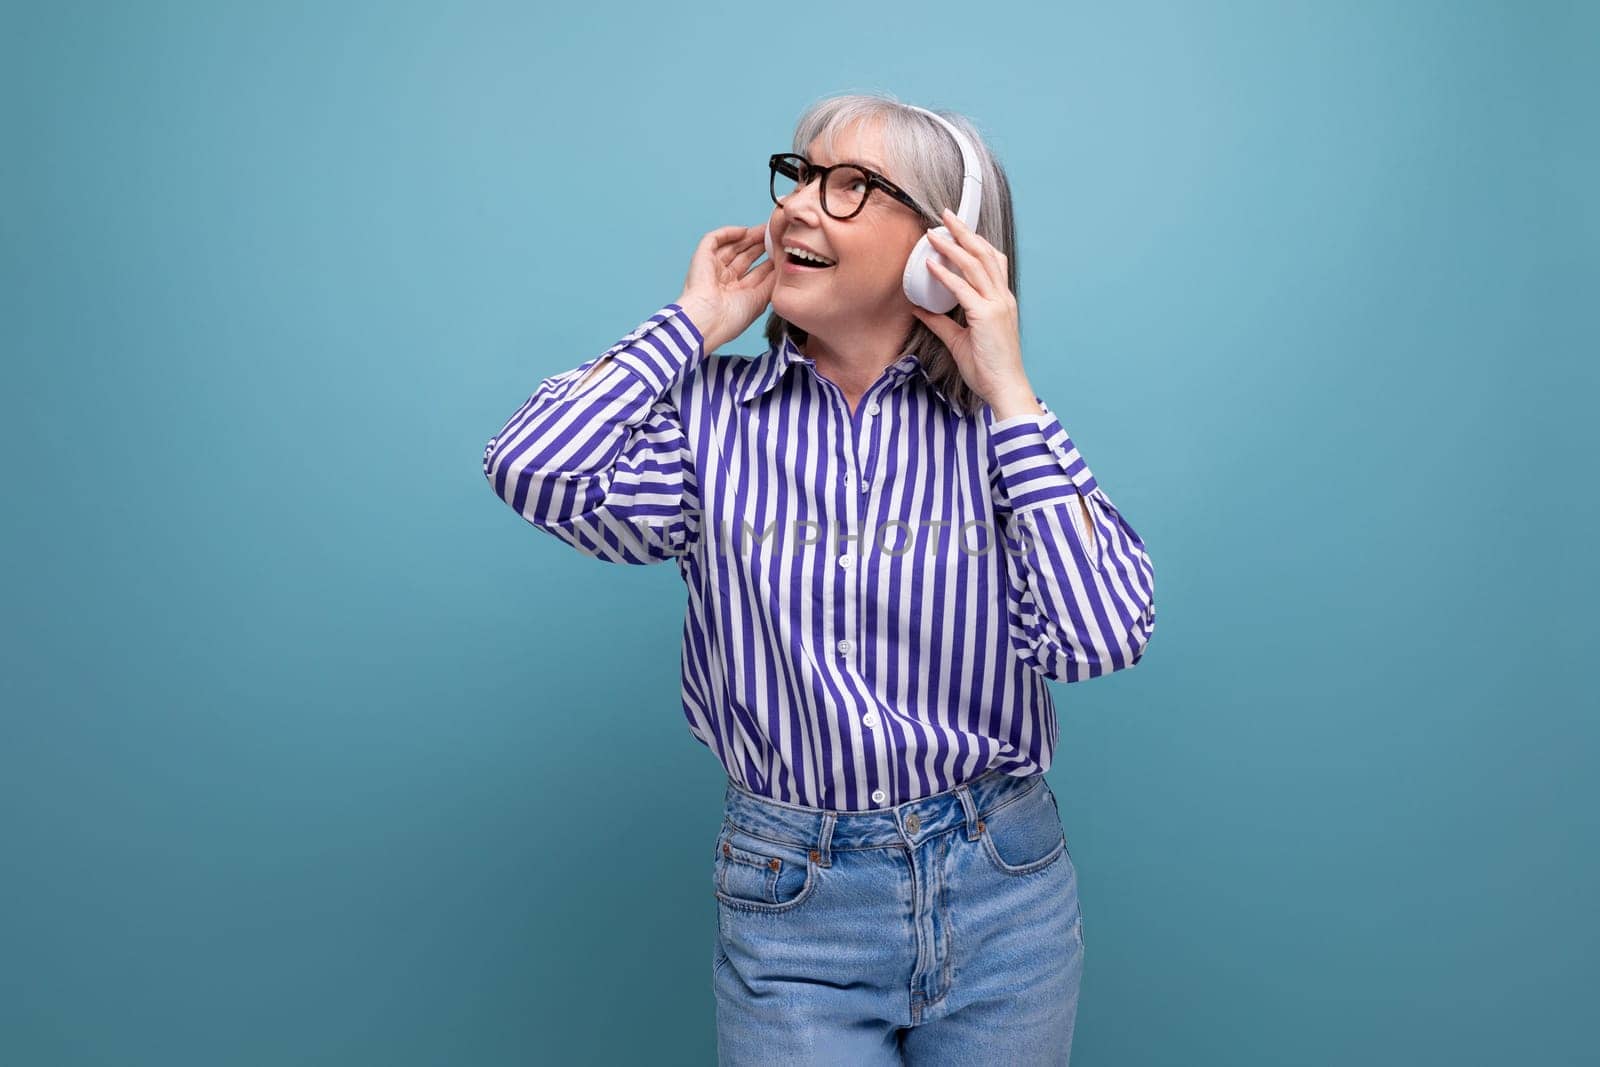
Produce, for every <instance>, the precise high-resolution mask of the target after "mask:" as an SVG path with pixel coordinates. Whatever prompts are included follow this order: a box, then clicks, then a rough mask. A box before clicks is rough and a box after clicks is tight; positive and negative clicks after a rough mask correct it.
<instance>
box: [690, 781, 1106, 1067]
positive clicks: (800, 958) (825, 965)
mask: <svg viewBox="0 0 1600 1067" xmlns="http://www.w3.org/2000/svg"><path fill="white" fill-rule="evenodd" d="M712 892H713V895H714V896H715V898H716V907H717V937H716V946H715V951H714V954H713V958H712V968H711V973H712V988H713V990H714V992H715V994H716V1009H717V1054H718V1062H719V1063H720V1064H724V1065H727V1064H735V1065H744V1064H752V1065H753V1064H762V1065H765V1064H769V1063H772V1062H774V1061H776V1062H781V1063H786V1064H829V1065H838V1064H850V1065H868V1064H900V1063H909V1064H925V1065H934V1064H972V1063H978V1062H980V1061H981V1062H994V1063H1004V1064H1029V1065H1034V1064H1066V1063H1068V1060H1069V1057H1070V1054H1071V1049H1072V1029H1073V1023H1074V1021H1075V1019H1076V1017H1077V1011H1078V988H1079V984H1080V982H1081V980H1082V977H1083V960H1084V948H1083V921H1082V913H1081V911H1080V909H1079V906H1078V878H1077V870H1076V868H1075V867H1074V866H1073V863H1072V856H1071V854H1070V853H1069V852H1068V851H1067V841H1066V834H1065V832H1064V831H1063V829H1062V824H1061V815H1060V811H1059V809H1058V807H1057V805H1056V798H1055V793H1054V792H1053V791H1052V790H1051V789H1050V787H1049V785H1048V783H1046V782H1045V780H1044V778H1043V776H1041V775H1038V774H1033V775H1029V776H1027V777H1021V778H1019V777H1014V776H1012V775H1008V774H1005V773H1003V772H999V771H990V772H988V773H986V774H983V775H981V776H980V777H978V778H975V779H973V780H972V781H970V782H967V783H966V784H964V785H960V786H957V787H956V788H954V789H951V790H947V791H945V792H943V793H935V794H933V795H931V796H927V797H923V798H921V799H920V800H913V801H907V802H906V803H903V804H899V805H896V806H894V807H890V808H885V809H884V810H882V811H871V812H843V811H832V810H823V809H818V808H806V807H800V806H797V805H791V804H783V803H780V802H777V801H773V800H770V799H768V798H765V797H761V796H757V795H756V794H754V793H752V792H749V791H748V790H745V789H743V788H741V787H740V786H739V785H737V784H736V783H735V782H733V781H732V780H731V779H730V780H729V782H728V787H727V793H726V800H725V804H724V816H723V823H722V828H721V830H720V831H719V832H718V835H717V843H716V850H715V852H714V854H713V860H712Z"/></svg>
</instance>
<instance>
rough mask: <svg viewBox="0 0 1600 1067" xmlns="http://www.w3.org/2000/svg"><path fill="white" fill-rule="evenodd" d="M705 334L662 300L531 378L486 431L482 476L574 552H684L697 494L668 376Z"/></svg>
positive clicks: (695, 518)
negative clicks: (564, 364)
mask: <svg viewBox="0 0 1600 1067" xmlns="http://www.w3.org/2000/svg"><path fill="white" fill-rule="evenodd" d="M704 345H705V339H704V338H703V337H702V336H701V334H700V331H699V329H698V328H697V327H696V326H695V324H694V323H693V322H691V321H690V320H689V316H688V314H687V313H686V312H685V311H684V309H683V308H682V307H680V306H679V305H678V304H675V303H674V304H668V305H666V306H665V307H663V308H662V309H661V310H660V311H658V312H656V313H655V314H653V315H651V316H650V317H649V318H648V319H646V320H645V321H644V322H642V323H640V325H639V326H638V327H637V328H635V329H634V330H633V331H631V332H630V333H628V334H627V335H626V336H625V337H623V338H622V339H621V340H619V341H618V342H617V343H616V344H614V345H612V346H611V347H610V348H608V349H606V350H605V351H604V352H602V353H601V354H600V355H598V356H595V357H594V358H593V359H590V360H588V361H586V362H584V363H582V364H580V365H578V366H577V367H574V368H573V369H572V370H568V371H562V372H561V373H559V374H554V375H551V376H550V377H548V378H546V379H545V380H544V381H542V382H540V383H539V385H538V387H537V388H536V389H535V390H534V391H533V395H532V396H530V397H529V398H528V400H527V402H526V403H524V404H523V405H522V406H521V407H520V408H518V409H517V411H516V413H515V414H513V415H512V416H511V418H510V419H509V420H508V421H507V422H506V424H505V426H504V427H503V428H502V429H501V430H500V432H499V433H497V434H495V435H494V436H493V437H491V438H489V443H488V445H487V446H485V448H484V450H483V474H484V477H485V478H487V479H488V481H489V484H490V485H491V486H492V487H493V488H494V491H495V493H496V495H498V496H499V497H500V498H501V499H502V500H504V501H505V502H506V503H507V504H509V505H511V507H512V508H513V509H514V510H515V511H516V512H517V513H518V514H520V515H521V516H522V517H523V518H524V519H526V520H527V521H528V522H530V523H532V524H533V525H534V526H537V527H538V528H539V529H541V530H545V531H547V532H549V533H552V534H555V535H556V536H557V537H559V538H561V539H562V540H563V541H565V542H567V543H568V544H570V545H571V546H572V547H574V548H576V549H577V550H578V551H580V552H582V553H584V554H585V555H589V556H594V557H596V558H598V559H601V560H605V561H606V562H608V563H633V564H648V563H657V562H663V561H665V560H669V559H681V558H683V557H684V556H686V555H687V554H688V553H689V552H691V551H692V550H693V547H694V544H695V541H696V540H697V538H698V536H699V530H700V507H699V498H700V494H699V486H698V483H697V480H696V477H695V470H694V463H693V460H692V456H691V453H690V450H689V443H688V440H687V438H686V436H685V433H684V427H683V420H682V417H681V414H680V412H679V410H678V406H677V404H676V403H675V401H674V398H673V388H672V387H673V385H674V383H676V382H678V381H679V380H680V379H682V378H685V377H686V376H687V375H688V374H689V373H690V372H691V371H692V370H693V369H694V368H695V367H696V366H697V365H698V364H699V363H700V362H701V361H702V360H703V359H704V358H705V347H704ZM590 371H594V373H593V375H592V376H591V377H588V378H587V380H585V376H586V375H589V373H590ZM679 393H680V394H681V390H680V391H679Z"/></svg>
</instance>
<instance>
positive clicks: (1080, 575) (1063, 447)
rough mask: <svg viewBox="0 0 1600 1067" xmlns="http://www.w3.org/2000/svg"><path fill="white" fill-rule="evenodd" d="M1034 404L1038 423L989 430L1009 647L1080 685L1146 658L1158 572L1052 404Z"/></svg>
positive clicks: (1031, 419) (1006, 422)
mask: <svg viewBox="0 0 1600 1067" xmlns="http://www.w3.org/2000/svg"><path fill="white" fill-rule="evenodd" d="M1035 399H1036V400H1037V399H1038V398H1037V397H1035ZM1039 406H1040V407H1041V408H1043V410H1044V414H1042V415H1036V414H1025V415H1015V416H1012V417H1011V418H1008V419H1001V420H996V421H993V422H992V423H991V425H990V427H989V443H990V447H991V448H992V449H993V455H994V466H993V468H992V470H993V480H992V482H991V488H992V489H993V493H994V507H995V515H996V518H997V522H998V525H999V527H1000V539H1001V542H1002V544H1001V549H1002V551H1004V552H1005V553H1006V570H1007V574H1008V581H1007V583H1006V584H1007V590H1006V592H1007V610H1008V614H1009V625H1010V633H1011V644H1012V647H1013V648H1015V649H1016V650H1017V652H1018V654H1019V655H1020V656H1021V657H1022V659H1023V660H1024V661H1025V662H1027V663H1028V664H1029V665H1030V666H1032V667H1033V668H1034V669H1035V670H1037V671H1039V672H1040V673H1042V674H1043V675H1045V676H1046V677H1047V678H1053V679H1055V680H1057V681H1062V682H1077V681H1083V680H1084V679H1087V678H1094V677H1098V676H1099V675H1102V674H1108V673H1110V672H1111V671H1115V670H1121V669H1123V668H1126V667H1132V666H1134V665H1136V664H1137V663H1138V662H1139V660H1140V658H1141V657H1142V656H1143V655H1144V650H1145V646H1146V645H1147V644H1148V643H1149V641H1150V637H1151V635H1152V634H1153V633H1154V632H1155V622H1156V615H1155V611H1156V609H1155V572H1154V569H1153V567H1152V566H1151V562H1150V556H1149V554H1148V553H1147V552H1146V551H1145V545H1144V541H1143V540H1141V539H1140V537H1139V535H1138V533H1136V532H1135V531H1134V529H1133V527H1132V526H1131V525H1130V524H1129V523H1128V521H1127V520H1126V519H1124V518H1123V517H1122V515H1121V513H1120V512H1118V511H1117V509H1116V507H1115V505H1113V504H1112V503H1111V498H1110V497H1108V496H1107V495H1106V493H1105V490H1103V489H1101V488H1100V486H1099V484H1098V483H1097V482H1096V481H1095V478H1094V475H1093V474H1092V473H1091V472H1090V471H1089V467H1088V465H1087V464H1086V463H1085V462H1084V460H1083V457H1082V456H1081V455H1079V454H1078V448H1077V446H1076V445H1075V444H1073V442H1072V438H1070V437H1069V436H1067V431H1066V430H1065V429H1063V428H1062V426H1061V423H1060V421H1059V420H1058V419H1057V418H1056V416H1055V414H1054V413H1053V412H1052V411H1051V410H1050V408H1049V406H1048V405H1047V404H1045V402H1044V401H1043V400H1039ZM991 417H992V412H991Z"/></svg>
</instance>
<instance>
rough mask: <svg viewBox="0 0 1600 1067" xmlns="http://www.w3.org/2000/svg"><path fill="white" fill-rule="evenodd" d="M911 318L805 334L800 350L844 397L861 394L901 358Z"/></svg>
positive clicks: (909, 329)
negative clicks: (828, 333)
mask: <svg viewBox="0 0 1600 1067" xmlns="http://www.w3.org/2000/svg"><path fill="white" fill-rule="evenodd" d="M911 324H912V318H911V316H909V315H907V316H905V317H904V318H902V319H897V320H890V321H880V322H879V323H877V324H875V325H873V326H869V327H860V328H853V329H851V330H849V331H848V332H847V333H844V334H841V335H838V336H827V337H824V336H820V335H818V334H816V333H810V332H808V333H807V334H806V342H805V344H803V345H801V346H800V350H801V351H802V352H804V353H805V355H806V358H807V359H810V360H813V361H815V362H816V365H817V372H818V373H819V374H821V375H822V376H823V377H825V378H827V379H828V380H829V381H831V382H833V383H834V384H835V385H837V386H838V387H839V388H840V389H842V390H843V391H844V393H845V395H846V396H861V395H862V394H863V393H865V392H866V391H867V390H868V389H870V388H872V383H874V382H876V381H877V380H878V379H879V378H880V377H882V375H883V371H884V368H885V367H887V366H889V364H891V363H893V362H894V361H895V360H897V359H899V358H900V355H901V353H902V352H903V351H904V341H905V339H906V337H907V335H908V334H909V333H910V332H911Z"/></svg>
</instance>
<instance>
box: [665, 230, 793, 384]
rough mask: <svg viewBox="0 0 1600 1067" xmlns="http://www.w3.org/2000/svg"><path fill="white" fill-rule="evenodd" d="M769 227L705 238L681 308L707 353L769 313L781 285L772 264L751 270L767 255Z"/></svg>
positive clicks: (692, 265)
mask: <svg viewBox="0 0 1600 1067" xmlns="http://www.w3.org/2000/svg"><path fill="white" fill-rule="evenodd" d="M765 235H766V226H765V224H764V223H763V224H762V225H760V226H723V227H720V228H718V229H715V230H712V231H711V232H710V233H708V234H706V235H705V236H704V237H702V238H700V244H699V246H698V247H697V248H696V249H695V250H694V258H693V259H691V260H690V261H689V276H688V277H687V278H686V279H685V280H684V283H683V295H682V296H680V297H678V300H677V303H678V304H679V305H680V306H681V307H682V308H683V309H684V310H685V311H687V312H688V313H689V319H690V321H692V322H693V323H694V324H695V327H696V328H697V329H699V331H700V335H701V336H702V337H703V338H705V351H706V352H707V353H711V352H714V351H715V350H716V349H717V348H719V347H720V346H722V345H724V344H727V343H728V342H729V341H731V340H733V339H734V338H735V337H738V336H739V335H740V334H742V333H744V331H745V330H747V329H749V327H750V324H751V323H752V322H754V321H755V320H756V318H757V317H758V316H759V315H760V314H761V313H762V312H763V311H765V310H766V309H767V304H768V303H769V302H770V301H771V299H772V289H773V286H774V284H775V283H776V281H777V277H778V266H777V264H776V263H774V262H773V261H772V260H771V259H768V260H767V261H766V262H764V263H762V264H761V265H760V266H759V267H757V268H755V269H754V270H751V269H750V264H751V263H753V262H754V261H755V260H756V259H757V257H759V256H760V255H762V254H763V253H764V252H765V251H766V241H765Z"/></svg>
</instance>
